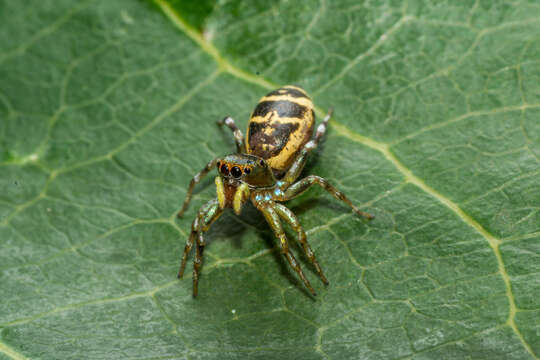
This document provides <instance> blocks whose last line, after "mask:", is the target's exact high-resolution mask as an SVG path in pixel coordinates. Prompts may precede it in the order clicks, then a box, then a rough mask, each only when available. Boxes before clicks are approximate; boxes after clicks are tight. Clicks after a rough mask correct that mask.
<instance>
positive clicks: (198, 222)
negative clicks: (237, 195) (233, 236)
mask: <svg viewBox="0 0 540 360" xmlns="http://www.w3.org/2000/svg"><path fill="white" fill-rule="evenodd" d="M222 213H223V209H221V208H220V207H219V203H218V201H217V199H214V200H210V201H209V202H207V203H206V204H205V205H204V206H203V207H201V209H200V210H199V212H198V214H197V216H196V217H195V219H194V220H193V223H192V225H191V233H190V235H189V238H188V241H187V242H186V246H185V247H184V253H183V255H182V262H181V264H180V269H179V270H178V277H179V278H181V277H182V276H183V275H184V269H185V267H186V262H187V257H188V255H189V253H190V252H191V248H192V247H193V244H194V242H197V248H196V254H195V259H194V262H193V297H196V296H197V293H198V285H199V271H200V268H201V265H202V256H203V251H204V246H205V242H204V237H203V233H204V232H205V231H208V229H209V228H210V226H211V225H212V223H213V222H214V221H216V220H217V219H218V218H219V217H220V215H221V214H222Z"/></svg>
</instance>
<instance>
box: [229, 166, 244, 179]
mask: <svg viewBox="0 0 540 360" xmlns="http://www.w3.org/2000/svg"><path fill="white" fill-rule="evenodd" d="M231 175H232V176H234V177H235V178H239V177H240V176H242V170H240V168H239V167H238V166H234V167H233V168H232V169H231Z"/></svg>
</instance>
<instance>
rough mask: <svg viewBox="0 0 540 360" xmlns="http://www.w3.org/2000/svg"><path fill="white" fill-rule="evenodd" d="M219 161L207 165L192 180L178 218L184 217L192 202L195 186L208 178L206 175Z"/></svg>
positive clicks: (215, 160)
mask: <svg viewBox="0 0 540 360" xmlns="http://www.w3.org/2000/svg"><path fill="white" fill-rule="evenodd" d="M217 161H218V159H214V160H212V161H210V162H209V163H208V164H206V166H205V167H204V169H202V170H201V171H199V173H197V175H195V176H194V177H193V178H192V179H191V181H190V182H189V187H188V191H187V193H186V199H185V200H184V204H183V205H182V210H180V211H179V212H178V217H182V216H183V215H184V211H186V209H187V207H188V205H189V202H190V201H191V196H192V195H193V189H194V188H195V185H197V184H198V183H200V182H201V180H202V179H203V178H204V177H205V176H206V174H208V173H209V172H210V170H212V169H213V168H214V167H215V166H216V163H217Z"/></svg>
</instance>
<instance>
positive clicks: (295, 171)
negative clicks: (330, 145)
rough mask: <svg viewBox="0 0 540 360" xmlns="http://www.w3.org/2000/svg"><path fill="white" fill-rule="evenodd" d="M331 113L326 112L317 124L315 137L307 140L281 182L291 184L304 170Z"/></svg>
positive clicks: (331, 110) (329, 111)
mask: <svg viewBox="0 0 540 360" xmlns="http://www.w3.org/2000/svg"><path fill="white" fill-rule="evenodd" d="M332 113H333V109H330V110H328V113H327V114H326V116H325V117H324V119H323V121H322V122H321V123H320V124H319V126H317V131H316V132H315V136H314V137H313V139H311V140H309V141H308V142H307V143H306V144H305V145H304V146H303V147H302V149H301V150H300V151H299V152H298V155H297V156H296V158H295V159H294V161H293V163H292V165H291V167H290V168H289V170H287V172H286V173H285V175H284V176H283V178H282V179H281V181H283V182H285V183H286V184H291V183H292V182H293V181H294V180H296V179H297V178H298V176H300V173H301V172H302V169H304V165H305V164H306V160H307V156H308V154H309V153H310V152H311V151H312V150H313V149H316V148H317V146H319V141H320V140H321V138H322V137H323V135H324V133H325V132H326V127H327V126H328V121H329V120H330V118H331V117H332Z"/></svg>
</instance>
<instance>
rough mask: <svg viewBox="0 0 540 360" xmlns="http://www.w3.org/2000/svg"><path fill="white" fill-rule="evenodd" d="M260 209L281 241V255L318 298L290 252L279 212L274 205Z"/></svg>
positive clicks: (260, 207)
mask: <svg viewBox="0 0 540 360" xmlns="http://www.w3.org/2000/svg"><path fill="white" fill-rule="evenodd" d="M258 209H259V210H260V211H261V212H262V213H263V215H264V217H265V219H266V221H267V222H268V224H269V225H270V227H271V228H272V230H273V231H274V235H276V237H277V238H278V239H279V246H280V248H281V253H282V254H283V255H284V256H285V258H286V259H287V261H288V262H289V265H290V266H291V267H292V268H293V269H294V271H296V273H297V274H298V276H300V278H301V279H302V281H303V282H304V285H306V287H307V288H308V289H309V291H310V292H311V294H313V296H316V295H317V294H316V293H315V290H313V287H312V286H311V284H310V283H309V281H308V279H307V278H306V277H305V275H304V272H303V271H302V268H301V267H300V264H299V263H298V262H297V261H296V259H295V257H294V255H293V254H292V253H291V252H290V251H289V243H288V242H287V237H286V236H285V231H283V227H282V226H281V221H280V220H279V215H278V214H277V212H276V211H275V210H274V209H273V206H272V205H262V206H259V207H258Z"/></svg>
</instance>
